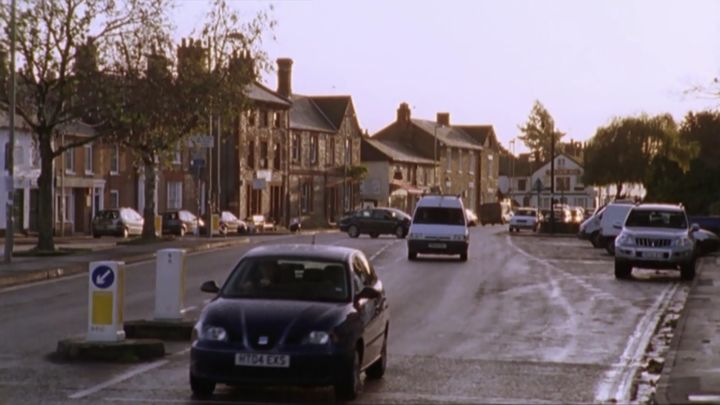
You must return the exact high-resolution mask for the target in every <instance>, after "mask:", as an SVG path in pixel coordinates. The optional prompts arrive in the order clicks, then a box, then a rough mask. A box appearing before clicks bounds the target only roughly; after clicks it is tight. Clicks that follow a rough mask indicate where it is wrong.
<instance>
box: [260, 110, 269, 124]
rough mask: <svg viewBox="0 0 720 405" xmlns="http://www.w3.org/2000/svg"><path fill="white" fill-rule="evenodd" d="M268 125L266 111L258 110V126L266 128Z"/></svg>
mask: <svg viewBox="0 0 720 405" xmlns="http://www.w3.org/2000/svg"><path fill="white" fill-rule="evenodd" d="M267 126H268V111H267V110H260V128H267Z"/></svg>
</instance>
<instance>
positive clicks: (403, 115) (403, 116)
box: [397, 103, 410, 122]
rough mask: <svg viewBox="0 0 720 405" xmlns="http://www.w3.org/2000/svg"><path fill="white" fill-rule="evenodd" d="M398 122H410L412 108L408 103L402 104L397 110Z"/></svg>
mask: <svg viewBox="0 0 720 405" xmlns="http://www.w3.org/2000/svg"><path fill="white" fill-rule="evenodd" d="M397 121H398V122H410V106H409V105H408V103H401V104H400V107H398V110H397Z"/></svg>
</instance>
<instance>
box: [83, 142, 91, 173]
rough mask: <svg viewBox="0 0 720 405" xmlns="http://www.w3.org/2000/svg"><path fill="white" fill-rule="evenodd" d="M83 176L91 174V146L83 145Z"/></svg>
mask: <svg viewBox="0 0 720 405" xmlns="http://www.w3.org/2000/svg"><path fill="white" fill-rule="evenodd" d="M84 149H85V174H93V146H92V144H89V143H88V144H85V147H84Z"/></svg>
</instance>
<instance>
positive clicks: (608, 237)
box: [600, 202, 635, 255]
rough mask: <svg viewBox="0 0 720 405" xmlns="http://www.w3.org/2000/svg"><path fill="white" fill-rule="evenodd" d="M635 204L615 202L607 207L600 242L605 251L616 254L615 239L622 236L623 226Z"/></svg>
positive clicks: (602, 218)
mask: <svg viewBox="0 0 720 405" xmlns="http://www.w3.org/2000/svg"><path fill="white" fill-rule="evenodd" d="M634 206H635V204H633V203H630V202H613V203H610V204H608V205H607V207H605V210H604V211H603V213H602V217H601V218H600V240H601V243H602V245H603V246H605V250H607V252H608V253H610V254H611V255H614V254H615V237H617V236H618V235H619V234H620V231H621V230H622V224H624V223H625V218H627V216H628V213H630V210H631V209H632V207H634Z"/></svg>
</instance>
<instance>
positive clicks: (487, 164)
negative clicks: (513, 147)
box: [372, 103, 499, 211]
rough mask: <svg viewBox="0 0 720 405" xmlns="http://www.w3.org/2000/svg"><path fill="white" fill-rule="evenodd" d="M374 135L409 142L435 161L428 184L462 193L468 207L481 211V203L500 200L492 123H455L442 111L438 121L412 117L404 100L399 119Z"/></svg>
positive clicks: (388, 142) (390, 142) (389, 142)
mask: <svg viewBox="0 0 720 405" xmlns="http://www.w3.org/2000/svg"><path fill="white" fill-rule="evenodd" d="M372 139H375V140H378V141H382V142H383V143H384V144H385V145H405V146H407V147H410V148H411V149H412V150H413V151H416V153H417V154H418V156H419V157H422V158H424V159H428V160H430V161H432V162H433V163H435V165H434V167H433V170H432V172H431V175H430V179H429V180H428V184H429V185H430V186H431V187H433V188H438V189H440V190H441V191H442V192H443V193H447V194H458V195H461V196H462V198H463V202H464V204H465V206H467V207H468V208H472V209H473V210H476V211H477V210H478V209H479V207H480V204H483V203H487V202H494V201H496V198H497V181H498V180H497V179H498V169H499V164H498V163H497V162H498V160H499V157H498V146H499V145H498V143H497V139H496V137H495V132H494V129H493V128H492V126H490V125H478V126H471V125H452V124H451V123H450V114H449V113H438V114H437V117H436V120H435V121H430V120H423V119H417V118H412V117H411V113H410V107H409V106H408V104H407V103H402V104H400V107H399V108H398V110H397V118H396V120H395V122H393V123H391V124H390V125H388V126H387V127H385V128H383V129H382V130H380V131H379V132H378V133H376V134H374V135H373V136H372ZM410 205H412V204H410Z"/></svg>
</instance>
